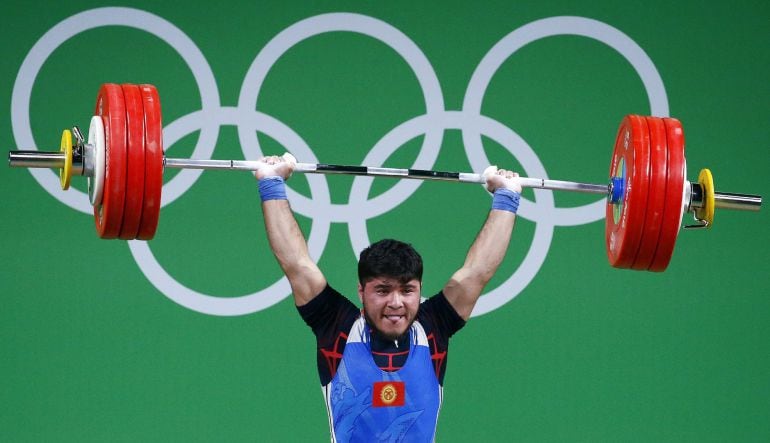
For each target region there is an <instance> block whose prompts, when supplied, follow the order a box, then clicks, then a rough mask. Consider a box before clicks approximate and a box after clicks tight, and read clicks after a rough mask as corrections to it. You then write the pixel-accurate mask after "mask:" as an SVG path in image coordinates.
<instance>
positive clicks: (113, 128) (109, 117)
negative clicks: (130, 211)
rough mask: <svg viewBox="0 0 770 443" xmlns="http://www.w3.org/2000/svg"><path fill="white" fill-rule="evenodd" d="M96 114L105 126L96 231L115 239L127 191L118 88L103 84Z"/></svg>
mask: <svg viewBox="0 0 770 443" xmlns="http://www.w3.org/2000/svg"><path fill="white" fill-rule="evenodd" d="M94 114H95V115H98V116H100V117H101V118H102V121H103V123H104V145H105V158H106V161H105V166H104V194H103V197H102V201H101V203H99V204H97V205H94V221H95V222H96V232H97V233H98V234H99V237H101V238H117V237H118V234H119V233H120V225H121V223H122V222H123V202H124V200H125V192H126V107H125V104H124V101H123V90H122V89H121V88H120V85H116V84H112V83H105V84H103V85H102V86H101V88H99V94H98V95H97V96H96V110H95V112H94Z"/></svg>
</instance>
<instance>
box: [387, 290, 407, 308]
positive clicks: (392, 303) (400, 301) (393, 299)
mask: <svg viewBox="0 0 770 443" xmlns="http://www.w3.org/2000/svg"><path fill="white" fill-rule="evenodd" d="M403 305H404V295H403V294H402V293H401V292H400V291H393V292H391V294H390V299H389V300H388V307H390V308H400V307H401V306H403Z"/></svg>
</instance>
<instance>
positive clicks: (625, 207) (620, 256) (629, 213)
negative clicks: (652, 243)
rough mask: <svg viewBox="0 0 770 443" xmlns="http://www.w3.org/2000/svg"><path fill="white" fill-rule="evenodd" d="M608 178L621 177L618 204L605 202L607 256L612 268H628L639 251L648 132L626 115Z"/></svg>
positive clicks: (647, 176) (647, 177) (634, 117)
mask: <svg viewBox="0 0 770 443" xmlns="http://www.w3.org/2000/svg"><path fill="white" fill-rule="evenodd" d="M610 177H624V183H625V190H624V193H623V197H622V199H621V202H620V204H613V203H611V202H608V203H607V213H606V225H605V240H606V245H607V257H608V259H609V261H610V264H611V265H612V266H614V267H616V268H630V267H631V265H632V264H633V262H634V259H635V258H636V253H637V251H638V250H639V242H640V240H641V237H642V232H643V228H644V219H645V206H646V204H647V194H648V192H649V182H650V132H649V130H648V129H647V121H646V120H645V119H644V117H641V116H638V115H627V116H626V117H625V118H624V119H623V121H622V122H621V123H620V128H619V129H618V136H617V138H616V139H615V150H614V152H613V154H612V163H611V164H610Z"/></svg>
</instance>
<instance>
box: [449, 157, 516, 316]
mask: <svg viewBox="0 0 770 443" xmlns="http://www.w3.org/2000/svg"><path fill="white" fill-rule="evenodd" d="M485 175H486V176H487V189H488V190H489V192H492V193H494V197H493V198H494V200H493V205H492V209H491V210H490V211H489V215H488V216H487V220H486V221H485V222H484V225H483V226H482V227H481V231H480V232H479V233H478V235H477V236H476V239H475V240H474V241H473V244H472V245H471V247H470V250H469V251H468V255H467V256H466V257H465V263H463V266H462V267H461V268H460V269H458V270H457V271H456V272H455V273H454V274H453V275H452V277H451V278H450V279H449V281H448V282H447V284H446V286H444V295H445V296H446V298H447V300H448V301H449V303H450V304H451V305H452V306H453V307H454V308H455V310H456V311H457V313H458V314H460V316H461V317H462V318H463V319H464V320H468V319H469V318H470V316H471V312H472V311H473V307H474V306H475V305H476V301H477V300H478V299H479V296H480V295H481V291H482V290H483V289H484V286H486V284H487V283H488V282H489V280H490V279H492V276H493V275H494V274H495V272H496V271H497V268H498V267H499V266H500V263H501V262H502V261H503V258H504V257H505V252H506V251H507V250H508V244H509V243H510V240H511V233H512V232H513V225H514V222H515V221H516V210H517V209H518V204H519V195H520V194H521V185H520V184H519V181H518V176H519V175H518V174H516V173H514V172H510V171H506V170H502V169H500V170H497V169H496V168H495V169H492V170H488V171H487V172H486V173H485Z"/></svg>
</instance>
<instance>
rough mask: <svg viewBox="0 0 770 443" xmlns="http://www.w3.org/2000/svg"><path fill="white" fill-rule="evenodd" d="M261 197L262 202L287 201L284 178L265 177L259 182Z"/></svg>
mask: <svg viewBox="0 0 770 443" xmlns="http://www.w3.org/2000/svg"><path fill="white" fill-rule="evenodd" d="M259 196H260V198H262V201H263V202H264V201H267V200H287V198H286V185H284V183H283V177H277V176H274V177H265V178H263V179H260V180H259Z"/></svg>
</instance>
